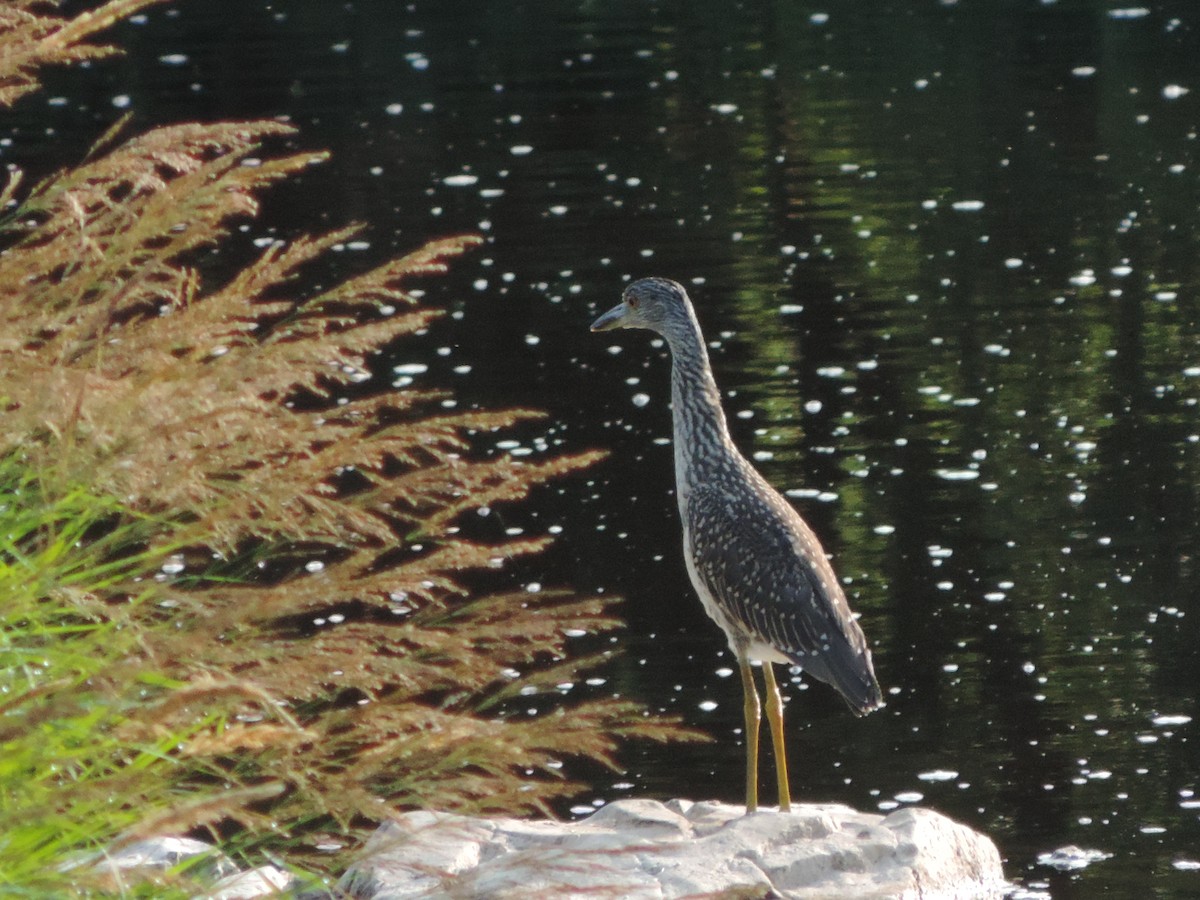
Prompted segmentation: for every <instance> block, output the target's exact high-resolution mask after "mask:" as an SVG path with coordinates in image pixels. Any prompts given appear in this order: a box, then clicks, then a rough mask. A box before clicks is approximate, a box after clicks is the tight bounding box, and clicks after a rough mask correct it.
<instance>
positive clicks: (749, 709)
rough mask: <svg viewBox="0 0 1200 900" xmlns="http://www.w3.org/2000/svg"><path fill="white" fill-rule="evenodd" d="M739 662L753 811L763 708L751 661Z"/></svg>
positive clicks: (748, 787) (748, 792)
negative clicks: (760, 720)
mask: <svg viewBox="0 0 1200 900" xmlns="http://www.w3.org/2000/svg"><path fill="white" fill-rule="evenodd" d="M738 662H739V665H740V666H741V669H742V694H743V698H742V699H743V706H742V710H743V712H744V713H745V715H746V812H748V813H752V812H754V811H755V810H756V809H758V722H759V717H760V716H761V714H762V710H761V707H759V705H758V691H757V690H756V689H755V687H754V672H753V671H751V669H750V663H748V662H746V660H744V659H743V660H739V661H738Z"/></svg>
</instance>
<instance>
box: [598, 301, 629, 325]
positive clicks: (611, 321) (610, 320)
mask: <svg viewBox="0 0 1200 900" xmlns="http://www.w3.org/2000/svg"><path fill="white" fill-rule="evenodd" d="M624 319H625V304H624V303H623V302H622V303H618V304H617V305H616V306H614V307H613V308H612V309H610V310H609V311H608V312H606V313H605V314H604V315H602V316H601V317H600V318H598V319H597V320H596V321H595V322H593V323H592V331H609V330H611V329H613V328H620V327H621V326H622V325H624V324H625V322H624Z"/></svg>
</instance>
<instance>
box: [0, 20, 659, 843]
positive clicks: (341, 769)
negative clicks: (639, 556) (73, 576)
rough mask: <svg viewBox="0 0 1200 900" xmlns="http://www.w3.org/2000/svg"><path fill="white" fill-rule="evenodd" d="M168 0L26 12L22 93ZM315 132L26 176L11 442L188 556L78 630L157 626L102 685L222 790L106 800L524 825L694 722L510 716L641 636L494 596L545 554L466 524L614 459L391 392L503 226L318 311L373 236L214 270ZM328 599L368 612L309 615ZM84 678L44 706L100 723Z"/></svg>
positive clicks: (245, 816) (179, 762)
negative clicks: (490, 577)
mask: <svg viewBox="0 0 1200 900" xmlns="http://www.w3.org/2000/svg"><path fill="white" fill-rule="evenodd" d="M146 5H148V0H118V2H113V3H109V4H108V5H106V6H104V7H103V8H102V9H101V10H99V11H97V12H95V13H92V14H90V15H89V16H85V17H80V18H78V19H75V20H73V21H71V22H65V21H63V20H61V19H58V18H55V17H53V16H52V15H49V14H47V13H45V12H42V11H41V10H43V9H44V7H45V4H41V3H36V2H29V0H23V2H17V3H15V4H13V3H10V4H9V5H8V7H7V8H5V9H4V10H2V11H0V104H4V105H8V104H11V103H13V102H14V101H15V100H16V99H17V98H19V97H20V96H22V95H23V94H26V93H28V92H29V91H32V90H34V89H35V88H36V71H37V68H38V67H39V66H41V65H44V64H47V63H63V62H71V61H75V60H78V59H84V58H89V57H93V56H95V55H97V54H98V53H100V52H106V51H99V50H97V49H96V48H94V47H90V46H88V45H86V44H84V45H81V44H79V41H80V40H81V39H83V38H85V37H87V36H89V35H90V34H91V33H92V32H93V31H95V30H96V29H97V28H98V27H102V26H103V25H105V24H108V23H109V22H111V21H113V20H114V19H115V18H117V17H119V16H122V15H127V14H129V13H130V12H132V11H134V10H136V9H140V8H141V7H143V6H146ZM290 133H291V129H290V128H289V127H287V126H285V125H282V124H279V123H272V122H245V123H228V124H218V125H178V126H174V127H168V128H161V129H158V130H155V131H152V132H150V133H148V134H145V135H142V136H139V137H136V138H133V139H132V140H128V141H126V142H124V143H120V144H116V139H115V138H111V137H110V138H109V139H107V140H108V143H109V147H110V148H100V149H98V150H97V151H96V152H94V153H93V154H92V155H91V156H90V157H89V158H88V159H87V160H86V161H84V162H83V163H82V164H80V165H78V166H77V167H75V168H72V169H67V170H65V171H63V172H61V173H59V174H57V175H55V176H53V177H51V178H49V179H48V180H46V181H44V182H43V183H41V184H38V185H36V186H33V187H32V188H30V189H25V188H24V187H23V186H22V185H21V184H20V181H19V177H18V176H17V175H16V174H15V173H14V174H12V176H11V179H10V183H9V186H8V188H7V190H6V191H5V194H4V200H5V202H6V203H7V204H8V206H7V207H6V212H7V215H6V217H5V219H4V222H3V231H4V248H5V249H4V252H3V253H2V254H0V404H2V407H3V409H4V415H5V424H6V427H5V430H4V435H3V437H2V438H0V454H3V455H4V456H6V457H12V456H17V457H19V458H20V459H21V460H22V464H23V465H25V466H27V467H28V468H29V469H30V470H31V471H33V472H36V473H39V478H40V479H41V480H42V482H43V487H44V489H46V490H47V491H51V492H52V491H54V490H55V489H56V488H55V486H56V485H70V486H72V487H76V486H80V485H82V486H84V487H86V489H87V490H88V491H89V492H90V493H92V494H94V495H99V496H104V497H112V498H116V499H117V500H118V501H119V503H120V507H121V512H119V513H117V514H114V518H113V520H111V521H110V522H109V526H111V527H115V524H114V523H117V522H119V521H125V520H130V521H136V522H137V523H138V526H139V528H140V529H141V530H140V531H139V532H138V533H139V534H140V535H142V537H141V538H140V539H139V543H138V545H137V546H136V547H135V548H131V549H136V550H138V551H145V550H146V549H147V548H149V550H150V551H151V552H152V553H157V554H159V556H158V557H157V558H156V565H158V564H162V563H165V562H168V560H169V563H170V564H169V565H166V567H165V568H164V569H162V570H160V571H159V573H158V575H157V580H158V582H159V583H158V584H156V585H155V587H154V588H153V589H152V590H147V582H146V581H144V580H141V581H137V582H131V581H130V580H128V579H122V580H118V581H117V582H116V583H112V584H99V585H90V586H89V585H81V586H79V588H78V589H77V590H74V591H73V592H72V594H71V597H70V602H71V604H72V605H73V608H74V609H75V610H76V613H77V615H78V616H80V617H81V618H82V619H86V620H88V621H109V622H117V623H119V624H120V625H121V627H122V628H123V629H128V630H130V631H131V632H132V633H134V634H136V636H137V639H136V644H135V646H136V648H137V649H136V652H135V653H134V654H133V655H132V656H131V657H130V658H127V659H125V660H121V661H117V662H115V663H114V664H113V665H112V666H110V667H109V668H107V669H106V670H105V671H104V672H103V673H101V675H100V676H99V677H97V678H95V679H93V681H92V684H91V687H90V688H89V689H98V690H101V691H103V692H108V693H110V694H111V695H112V696H113V697H123V698H125V699H126V700H128V699H129V698H130V697H132V696H134V695H135V694H136V695H137V696H138V697H139V699H138V701H137V702H136V704H134V705H133V706H132V707H131V708H130V710H129V712H128V713H127V714H126V715H125V717H124V718H123V720H122V721H120V722H119V723H117V725H116V726H115V727H116V728H117V729H118V734H119V736H120V738H121V740H122V741H124V742H127V743H128V744H129V745H130V746H146V745H151V744H154V743H155V742H156V741H157V742H162V744H163V753H164V754H166V755H168V756H170V757H171V759H172V760H174V763H175V771H176V773H177V780H176V784H177V785H179V786H180V787H184V788H187V789H188V790H189V791H194V794H189V793H187V792H185V793H183V794H182V795H179V794H176V795H175V799H174V800H171V801H169V802H168V800H166V799H164V793H163V792H162V791H161V790H159V789H158V788H157V787H156V786H155V785H152V784H147V783H146V779H144V778H139V777H138V774H139V773H138V772H134V771H129V770H127V769H123V768H122V766H121V765H120V764H119V761H118V762H114V763H113V765H112V767H111V772H110V774H108V775H107V776H106V778H105V780H103V782H102V786H103V788H104V789H106V790H110V791H112V792H113V795H114V796H117V797H119V802H121V803H123V804H127V805H129V807H130V808H132V809H138V808H139V807H140V808H141V809H143V810H145V816H144V818H143V820H142V822H141V824H140V826H139V827H136V828H134V829H132V830H130V831H129V832H128V833H127V837H130V838H132V837H136V836H138V835H140V834H144V833H149V832H152V831H157V832H163V831H179V830H181V829H186V828H193V827H196V826H202V825H210V826H215V825H216V824H217V823H221V822H230V821H237V822H240V823H242V825H243V826H245V827H246V828H248V829H250V830H251V831H256V830H257V831H260V832H269V831H270V830H271V829H277V830H280V831H287V832H289V833H292V834H299V833H302V832H305V831H308V832H315V830H321V829H327V830H332V831H336V832H339V833H341V832H345V831H347V830H352V829H353V828H354V827H363V826H365V825H367V824H368V823H370V822H371V821H376V820H378V819H379V818H381V817H382V816H384V815H385V814H386V809H387V807H388V805H403V806H414V805H419V806H429V807H440V808H447V809H459V810H469V811H500V810H502V811H505V812H508V813H511V812H513V811H516V810H522V809H524V810H528V809H531V808H534V807H541V806H544V804H545V803H546V801H548V800H549V799H551V798H553V797H555V796H560V795H562V794H565V793H568V792H571V791H572V790H574V788H573V786H572V785H570V784H569V783H567V782H566V781H564V780H562V779H561V778H560V777H559V768H558V764H557V760H559V759H561V758H563V757H565V756H575V757H585V758H590V759H592V760H599V761H604V762H607V761H609V760H610V757H611V754H612V753H613V751H614V750H615V749H616V747H617V745H618V741H619V740H620V739H622V738H625V737H629V736H641V737H650V738H654V739H660V740H661V739H666V738H668V737H671V736H673V735H677V734H678V732H677V731H676V729H675V727H674V726H673V724H671V723H664V722H662V721H661V720H659V721H657V722H656V721H654V720H650V719H647V718H645V717H644V716H643V715H642V712H641V710H639V709H638V708H636V707H635V706H633V705H632V704H629V703H626V702H624V701H617V700H597V701H590V702H585V703H580V704H577V705H575V706H574V707H573V708H572V709H571V711H570V713H569V714H566V713H559V714H549V715H544V716H541V717H538V718H532V719H527V718H523V717H522V718H520V719H517V718H508V717H506V716H505V715H504V714H503V710H504V709H505V705H504V700H505V698H506V697H508V696H511V695H512V694H513V693H514V692H515V691H516V690H517V689H518V688H520V687H522V686H527V685H535V686H536V685H542V686H545V687H546V689H552V687H551V686H552V685H553V684H554V683H555V682H558V681H561V680H563V679H564V678H570V677H573V676H574V674H575V673H576V671H577V670H578V669H579V668H580V667H581V666H583V665H585V664H587V661H582V660H571V659H569V658H568V656H567V653H566V648H565V646H564V643H565V638H564V636H563V635H564V631H566V630H568V629H580V630H584V631H588V632H592V633H595V632H597V631H601V630H605V629H609V628H611V627H613V626H614V625H615V624H616V621H615V620H614V619H613V618H611V617H610V616H609V615H608V614H607V613H606V611H605V608H604V607H605V603H604V602H601V601H598V600H595V599H578V598H573V597H570V596H567V595H559V594H555V593H553V592H546V593H544V594H538V595H532V594H529V593H525V592H523V591H521V592H517V591H513V590H509V591H503V590H501V591H500V592H498V593H492V594H489V595H487V596H484V597H482V598H479V597H469V596H467V592H466V589H465V588H464V586H463V584H462V575H463V573H464V572H467V571H474V570H479V571H490V570H493V569H495V568H496V567H497V566H500V565H502V564H503V563H504V561H506V560H509V559H512V558H514V557H518V556H522V555H526V554H530V553H536V552H538V551H539V550H541V549H542V548H543V547H544V546H545V545H546V543H547V539H546V538H542V537H532V538H527V539H521V540H512V541H508V542H504V543H499V544H496V545H482V544H479V543H474V542H471V541H469V540H467V539H466V538H464V537H463V536H462V535H461V534H459V529H458V527H457V526H456V521H457V519H458V517H459V515H460V514H461V513H462V512H463V511H464V510H469V509H475V508H477V507H479V506H481V505H484V504H493V503H498V502H511V501H517V500H521V499H523V498H525V497H526V496H527V495H528V493H529V492H530V490H531V489H533V488H534V487H535V486H537V485H539V484H542V483H544V482H546V481H548V480H550V479H554V478H558V477H560V476H564V475H567V474H569V473H571V472H574V471H576V470H578V469H580V468H582V467H584V466H587V465H589V464H590V463H592V462H593V461H594V460H595V459H596V458H597V457H598V454H593V453H585V454H576V455H567V456H558V457H554V458H547V459H546V460H545V461H542V462H539V463H528V462H522V461H519V460H514V459H512V458H508V457H504V458H498V459H484V458H478V457H477V456H476V455H473V454H472V453H471V452H470V443H469V442H470V437H471V435H472V434H474V433H477V432H481V431H492V430H496V429H502V428H506V427H508V426H510V425H512V424H514V423H516V422H518V421H520V420H522V419H526V418H530V417H532V416H533V415H535V414H533V413H529V412H524V411H513V410H507V411H497V412H446V411H444V410H442V409H440V408H439V407H438V406H437V404H436V403H435V401H437V400H439V399H440V395H434V394H431V393H424V392H421V391H417V390H405V391H395V390H381V391H374V392H372V391H369V390H364V389H363V388H364V387H365V386H369V384H370V380H369V377H368V376H369V375H370V373H371V371H372V365H373V363H374V360H375V357H376V354H377V352H378V350H379V349H380V348H381V347H384V346H386V345H388V344H390V343H392V342H394V341H397V340H400V339H409V340H419V337H415V334H416V333H417V332H419V331H420V330H422V329H424V328H425V327H426V326H428V325H429V324H430V322H431V321H432V320H434V319H435V318H436V317H437V316H438V315H439V311H438V310H435V309H428V308H420V307H419V306H418V305H417V303H416V301H415V300H414V298H413V296H412V294H411V293H410V292H409V290H408V289H407V286H408V285H409V283H410V281H411V280H412V279H413V278H415V277H418V276H425V275H430V274H436V273H438V272H441V271H443V270H444V268H445V266H446V262H447V260H449V259H450V258H452V257H454V256H456V255H457V254H460V253H462V252H464V251H465V250H468V249H469V248H470V247H472V246H473V245H474V244H476V243H478V239H477V238H475V237H473V236H461V237H454V238H449V239H446V240H441V241H434V242H432V243H430V244H427V245H426V246H424V247H421V248H419V249H417V250H415V251H414V252H412V253H410V254H409V255H407V256H404V257H402V258H400V259H397V260H394V261H392V262H388V263H386V264H384V265H382V266H379V267H378V268H376V269H374V270H372V271H369V272H366V273H365V274H362V275H359V276H357V277H353V278H351V279H349V280H348V281H345V282H344V283H342V284H339V285H337V286H336V287H334V288H332V289H330V290H327V291H324V292H320V293H317V294H315V295H313V296H305V291H304V289H303V283H304V282H303V276H302V272H303V270H304V266H305V264H307V263H309V262H311V261H312V260H314V259H317V258H318V257H320V256H321V255H322V254H324V253H325V252H326V251H327V250H328V249H329V248H330V247H331V246H332V245H334V244H336V243H338V242H341V241H345V240H346V239H347V238H348V237H349V236H350V235H351V234H352V233H353V232H354V231H355V230H356V229H355V228H346V229H343V230H340V231H337V232H334V233H332V234H326V235H321V236H315V237H303V238H299V239H295V240H291V241H289V242H286V243H284V242H276V243H275V244H274V245H272V246H271V247H269V248H268V249H266V250H265V252H263V253H262V255H261V256H260V257H259V258H258V259H257V260H256V261H255V262H253V264H251V265H249V266H247V267H246V268H245V269H243V270H242V271H240V272H238V273H237V274H236V275H234V276H233V277H232V278H230V279H229V280H228V281H227V282H226V283H224V284H213V283H212V279H211V277H208V276H206V275H204V274H203V273H202V272H201V271H200V269H199V268H197V266H196V265H195V260H196V259H197V257H198V251H201V250H205V249H208V248H211V247H213V246H215V245H217V244H219V243H220V242H221V241H222V239H223V238H224V237H225V235H226V233H227V229H228V228H229V227H230V225H231V223H233V222H235V221H237V220H239V219H244V218H245V217H247V216H253V215H254V214H255V213H256V211H257V201H256V196H257V194H258V192H259V191H261V190H262V189H263V188H264V187H266V186H268V185H270V184H271V183H273V182H275V181H278V180H280V179H283V178H287V177H288V176H290V175H292V174H293V173H295V172H298V171H300V170H302V169H304V168H305V167H307V166H309V165H311V164H313V163H314V162H316V161H319V160H320V159H321V158H322V157H321V155H320V154H312V153H304V154H298V155H291V156H270V154H269V153H268V154H267V158H265V159H262V160H260V159H259V157H260V154H262V153H263V148H264V144H265V145H268V146H270V145H271V144H272V143H273V142H276V141H277V140H278V139H279V138H280V137H281V136H284V135H287V134H290ZM114 145H115V146H114ZM361 382H366V384H365V385H364V384H362V383H361ZM314 560H319V561H320V562H321V565H319V566H318V565H310V566H305V562H311V561H314ZM255 573H258V577H257V578H255V579H254V580H253V581H249V580H247V579H246V578H245V576H246V575H247V574H252V575H253V574H255ZM133 601H136V602H133ZM330 609H338V610H342V611H344V612H345V613H346V617H345V620H344V621H341V622H340V623H337V624H334V623H332V622H329V623H327V624H326V626H325V627H321V628H313V627H310V623H311V622H312V620H313V618H314V616H316V615H318V614H319V613H320V612H321V611H323V610H330ZM551 666H553V668H550V667H551ZM514 670H515V671H519V672H521V673H524V674H523V675H522V676H520V677H514ZM539 672H542V673H543V674H541V675H539V674H538V673H539ZM148 673H153V675H152V677H151V675H150V674H148ZM78 687H79V686H78V685H75V684H58V685H47V686H44V687H43V688H39V696H38V698H37V702H38V704H39V706H38V708H39V709H40V710H41V712H40V713H39V715H43V716H53V715H54V714H55V710H65V709H70V708H72V704H73V703H74V699H73V694H72V692H73V691H75V690H77V689H78ZM31 708H32V707H31ZM179 733H186V734H187V735H188V737H187V740H186V741H185V742H184V743H183V744H182V746H179V745H178V742H176V743H175V744H172V743H171V739H172V736H174V735H177V734H179ZM9 737H12V735H9ZM213 788H216V789H217V790H216V792H215V793H214V791H213ZM168 793H169V792H168ZM181 797H184V798H187V799H180V798H181Z"/></svg>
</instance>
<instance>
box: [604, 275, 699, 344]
mask: <svg viewBox="0 0 1200 900" xmlns="http://www.w3.org/2000/svg"><path fill="white" fill-rule="evenodd" d="M689 307H690V302H689V301H688V295H687V291H685V290H684V289H683V285H681V284H678V283H677V282H674V281H671V280H670V279H667V278H643V279H641V280H640V281H635V282H634V283H633V284H631V285H629V287H627V288H625V292H624V293H623V294H621V302H620V303H618V304H617V305H616V306H614V307H613V308H612V309H610V310H609V311H608V312H606V313H605V314H604V315H602V316H601V317H600V318H598V319H597V320H596V321H595V322H593V323H592V331H609V330H610V329H613V328H649V329H650V330H651V331H657V332H658V333H659V334H665V333H666V332H667V330H668V329H669V328H670V327H671V325H672V324H673V323H686V322H687V321H688V320H689V318H690V316H691V314H690V309H689Z"/></svg>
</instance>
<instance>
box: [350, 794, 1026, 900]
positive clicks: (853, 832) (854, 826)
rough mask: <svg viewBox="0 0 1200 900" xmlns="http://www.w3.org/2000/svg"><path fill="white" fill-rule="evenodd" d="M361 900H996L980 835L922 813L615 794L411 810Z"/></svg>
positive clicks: (997, 880) (384, 846)
mask: <svg viewBox="0 0 1200 900" xmlns="http://www.w3.org/2000/svg"><path fill="white" fill-rule="evenodd" d="M338 887H339V889H340V890H342V891H344V892H346V893H347V894H348V895H350V896H352V897H355V898H361V900H404V898H417V897H421V898H435V897H449V896H452V897H456V898H458V897H478V898H485V897H486V898H497V900H504V898H512V900H516V898H528V897H559V898H565V897H576V896H578V897H585V896H586V897H588V898H596V897H605V898H609V897H611V898H617V897H620V898H656V900H657V898H673V897H680V898H681V897H688V896H694V895H698V894H700V895H716V896H721V897H729V898H733V897H738V898H751V897H784V898H796V900H812V898H885V897H886V898H895V897H900V898H913V900H916V898H918V897H920V898H947V900H949V898H999V897H1000V896H1002V895H1003V891H1004V881H1003V873H1002V871H1001V867H1000V854H999V852H998V851H997V850H996V846H995V844H993V843H992V842H991V841H990V840H989V839H988V838H986V837H984V836H983V835H981V834H978V833H977V832H974V831H972V830H971V829H969V828H967V827H966V826H964V825H960V824H958V823H957V822H953V821H951V820H950V819H947V818H946V817H945V816H942V815H940V814H939V813H935V812H932V811H931V810H927V809H915V808H906V809H901V810H897V811H896V812H893V813H892V814H891V815H889V816H887V817H886V818H885V817H884V816H880V815H872V814H868V813H860V812H855V811H854V810H852V809H850V808H849V807H846V806H840V805H804V806H799V807H796V808H794V809H793V811H792V812H790V813H780V812H775V811H770V810H761V811H759V812H756V813H753V814H751V815H744V814H743V809H742V807H740V806H730V805H727V804H721V803H713V802H703V803H692V802H690V801H686V800H672V801H670V802H669V803H666V804H663V803H659V802H657V801H654V800H620V801H617V802H615V803H610V804H609V805H608V806H605V807H602V808H601V809H600V810H598V811H597V812H596V813H594V814H593V815H591V816H590V817H588V818H587V819H584V820H582V821H578V822H569V823H560V822H548V821H542V822H530V821H522V820H518V819H472V818H467V817H464V816H458V815H452V814H449V813H433V812H411V813H405V814H402V815H400V816H398V817H397V818H396V819H395V820H394V821H391V822H388V823H386V824H385V825H383V826H381V827H380V828H379V830H378V831H377V832H376V833H375V835H374V836H373V837H372V838H371V840H370V841H369V842H368V844H367V847H366V848H365V851H364V855H363V858H362V859H360V860H359V861H358V862H357V863H355V864H354V865H353V866H352V867H351V868H350V870H349V871H347V872H346V874H345V876H344V877H343V878H342V880H341V882H339V885H338Z"/></svg>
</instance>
